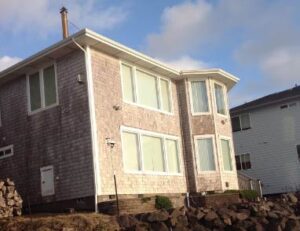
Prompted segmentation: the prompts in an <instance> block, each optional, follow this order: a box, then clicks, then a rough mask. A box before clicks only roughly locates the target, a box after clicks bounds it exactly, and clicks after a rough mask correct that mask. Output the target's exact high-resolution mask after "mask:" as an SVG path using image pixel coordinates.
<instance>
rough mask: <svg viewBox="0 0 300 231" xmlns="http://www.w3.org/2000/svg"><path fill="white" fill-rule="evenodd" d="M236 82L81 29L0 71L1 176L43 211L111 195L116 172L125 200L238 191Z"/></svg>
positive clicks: (225, 75)
mask: <svg viewBox="0 0 300 231" xmlns="http://www.w3.org/2000/svg"><path fill="white" fill-rule="evenodd" d="M237 81H238V79H237V78H236V77H234V76H233V75H231V74H229V73H227V72H225V71H223V70H220V69H211V70H198V71H181V72H179V71H177V70H174V69H172V68H170V67H168V66H166V65H164V64H162V63H160V62H158V61H156V60H154V59H152V58H150V57H148V56H146V55H143V54H141V53H139V52H136V51H134V50H132V49H130V48H128V47H125V46H123V45H121V44H119V43H117V42H114V41H112V40H110V39H108V38H105V37H103V36H101V35H99V34H97V33H95V32H92V31H90V30H87V29H84V30H81V31H79V32H78V33H76V34H74V35H72V36H70V37H68V38H66V39H64V40H62V41H60V42H58V43H56V44H54V45H53V46H51V47H49V48H47V49H45V50H42V51H41V52H39V53H37V54H35V55H33V56H31V57H29V58H27V59H25V60H23V61H21V62H20V63H18V64H16V65H14V66H12V67H10V68H8V69H6V70H4V71H3V72H1V73H0V85H1V86H0V108H1V127H0V146H1V151H0V176H1V177H11V178H12V179H13V180H14V181H15V182H16V184H17V187H18V190H19V191H20V192H21V194H22V195H23V197H24V201H25V202H26V203H28V202H30V203H31V205H39V208H41V207H42V206H40V205H48V206H54V207H55V206H57V205H58V206H64V207H76V206H77V205H78V204H81V205H82V204H84V205H89V206H91V208H93V206H94V205H95V203H98V202H101V201H106V200H109V199H111V198H113V195H114V193H115V189H114V181H113V172H115V174H116V178H117V184H118V193H119V195H120V197H121V198H122V197H129V196H130V197H135V196H141V194H151V195H155V194H166V195H167V194H182V193H186V192H191V193H196V192H203V191H224V190H226V189H237V188H238V183H237V173H236V168H235V160H234V151H233V144H232V131H231V124H230V115H229V110H228V98H227V92H228V91H229V90H230V89H231V88H232V87H233V86H234V85H235V84H236V82H237ZM111 140H113V141H114V142H115V145H114V146H113V145H108V144H107V141H109V142H110V141H111ZM112 146H113V147H112ZM55 202H59V203H55Z"/></svg>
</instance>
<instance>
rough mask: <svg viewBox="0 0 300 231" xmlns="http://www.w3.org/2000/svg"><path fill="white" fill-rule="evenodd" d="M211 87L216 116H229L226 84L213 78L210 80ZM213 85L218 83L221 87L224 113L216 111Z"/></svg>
mask: <svg viewBox="0 0 300 231" xmlns="http://www.w3.org/2000/svg"><path fill="white" fill-rule="evenodd" d="M212 85H213V86H212V89H213V91H214V92H213V94H212V95H213V96H212V97H213V99H214V100H213V101H214V108H215V112H216V114H217V115H218V116H222V117H225V118H228V117H229V110H228V105H229V102H228V95H227V91H226V89H227V86H226V85H225V84H224V83H222V82H219V81H216V80H213V81H212ZM215 85H219V86H221V87H222V92H223V101H224V107H225V114H221V113H219V112H218V106H217V97H216V88H215Z"/></svg>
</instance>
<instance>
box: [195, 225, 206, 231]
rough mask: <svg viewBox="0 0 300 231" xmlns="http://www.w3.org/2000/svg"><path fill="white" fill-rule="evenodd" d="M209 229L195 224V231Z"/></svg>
mask: <svg viewBox="0 0 300 231" xmlns="http://www.w3.org/2000/svg"><path fill="white" fill-rule="evenodd" d="M208 230H209V229H207V228H205V227H204V226H203V225H200V224H195V225H194V227H193V231H208Z"/></svg>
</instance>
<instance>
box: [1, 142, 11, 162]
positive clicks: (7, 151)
mask: <svg viewBox="0 0 300 231" xmlns="http://www.w3.org/2000/svg"><path fill="white" fill-rule="evenodd" d="M13 154H14V146H13V145H9V146H6V147H1V148H0V159H3V158H6V157H9V156H12V155H13Z"/></svg>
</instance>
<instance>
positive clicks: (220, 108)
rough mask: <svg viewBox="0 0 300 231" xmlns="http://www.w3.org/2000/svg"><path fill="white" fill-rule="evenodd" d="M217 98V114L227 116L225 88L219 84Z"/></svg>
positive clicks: (216, 91) (216, 90)
mask: <svg viewBox="0 0 300 231" xmlns="http://www.w3.org/2000/svg"><path fill="white" fill-rule="evenodd" d="M215 96H216V105H217V112H218V113H220V114H223V115H225V114H226V111H225V101H224V92H223V87H222V86H220V85H218V84H215Z"/></svg>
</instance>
